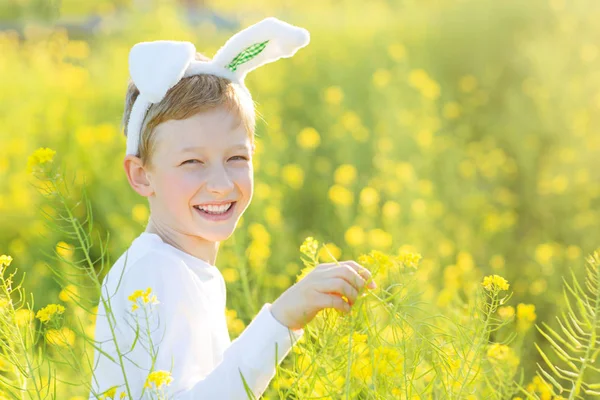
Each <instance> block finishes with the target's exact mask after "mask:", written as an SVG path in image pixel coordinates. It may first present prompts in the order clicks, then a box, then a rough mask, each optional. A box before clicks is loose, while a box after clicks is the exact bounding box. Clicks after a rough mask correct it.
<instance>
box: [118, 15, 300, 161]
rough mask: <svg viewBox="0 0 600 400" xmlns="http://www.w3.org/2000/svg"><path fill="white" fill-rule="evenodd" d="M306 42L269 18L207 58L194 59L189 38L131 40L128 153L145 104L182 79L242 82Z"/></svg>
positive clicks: (137, 138) (135, 140)
mask: <svg viewBox="0 0 600 400" xmlns="http://www.w3.org/2000/svg"><path fill="white" fill-rule="evenodd" d="M309 40H310V36H309V33H308V31H307V30H306V29H304V28H300V27H297V26H294V25H290V24H288V23H287V22H283V21H281V20H279V19H277V18H274V17H269V18H265V19H263V20H262V21H260V22H258V23H256V24H254V25H251V26H249V27H248V28H246V29H244V30H242V31H239V32H238V33H236V34H235V35H233V36H232V37H231V38H229V40H227V42H226V43H225V44H224V45H223V47H221V48H220V49H219V51H217V53H216V54H215V56H214V57H213V59H212V60H210V61H198V60H195V56H196V48H195V47H194V45H193V44H192V43H190V42H179V41H172V40H157V41H153V42H140V43H137V44H135V45H134V46H133V47H132V48H131V51H130V52H129V73H130V75H131V79H132V80H133V83H134V84H135V86H136V87H137V89H138V90H139V92H140V94H139V95H138V97H137V98H136V99H135V102H134V103H133V107H132V108H131V114H130V116H129V121H128V123H127V151H126V153H125V155H128V154H132V155H136V154H137V151H138V147H139V142H140V135H141V129H142V122H143V121H144V117H145V116H146V112H147V111H148V108H150V106H151V105H152V104H154V103H158V102H160V101H161V100H162V99H163V98H164V97H165V95H166V94H167V92H168V91H169V89H170V88H172V87H173V86H175V85H176V84H177V83H178V82H179V81H180V80H181V79H182V78H184V77H188V76H192V75H199V74H211V75H216V76H220V77H222V78H226V79H229V80H230V81H232V82H234V83H237V84H239V85H240V86H241V87H242V88H243V89H244V90H245V91H246V92H247V93H248V94H250V92H249V91H248V89H247V88H246V85H245V84H244V78H245V77H246V74H247V73H248V72H250V71H252V70H253V69H255V68H258V67H260V66H261V65H263V64H267V63H269V62H272V61H276V60H278V59H280V58H288V57H291V56H293V55H294V54H295V53H296V51H297V50H298V49H300V48H302V47H304V46H306V45H307V44H308V42H309Z"/></svg>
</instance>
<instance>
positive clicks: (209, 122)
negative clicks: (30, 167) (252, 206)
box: [123, 53, 255, 242]
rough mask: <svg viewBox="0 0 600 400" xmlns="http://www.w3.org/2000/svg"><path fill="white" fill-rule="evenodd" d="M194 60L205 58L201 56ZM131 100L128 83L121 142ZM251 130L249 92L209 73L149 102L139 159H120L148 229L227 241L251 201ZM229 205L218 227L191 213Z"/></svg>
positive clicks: (132, 93)
mask: <svg viewBox="0 0 600 400" xmlns="http://www.w3.org/2000/svg"><path fill="white" fill-rule="evenodd" d="M195 58H196V60H200V61H209V60H210V59H208V58H207V57H205V56H203V55H202V54H200V53H196V56H195ZM138 95H139V91H138V89H137V88H136V86H135V85H134V84H133V82H132V81H131V80H130V82H129V85H128V89H127V95H126V102H125V113H124V116H123V125H124V133H125V135H126V136H127V135H128V134H129V132H127V122H128V120H129V116H130V114H131V109H132V106H133V103H134V101H135V99H136V98H137V96H138ZM254 130H255V111H254V103H253V101H252V98H251V97H250V96H249V94H248V92H247V91H245V90H244V88H242V87H241V86H240V85H239V84H237V83H233V82H231V81H230V80H228V79H225V78H221V77H218V76H215V75H209V74H199V75H192V76H190V77H186V78H183V79H181V80H180V81H179V82H178V83H177V84H176V85H175V86H173V87H172V88H171V89H170V90H169V91H168V92H167V94H166V95H165V97H164V98H163V99H162V100H161V101H160V102H158V103H156V104H152V105H151V106H150V108H149V109H148V111H147V113H146V115H145V117H144V120H143V122H142V129H141V134H140V141H139V150H138V153H137V154H136V155H135V156H134V155H127V156H125V160H124V168H125V171H126V174H127V177H128V180H129V183H130V185H131V186H132V188H133V189H134V190H135V191H136V192H137V193H139V194H140V195H142V196H144V197H148V201H149V204H150V211H151V220H152V223H153V224H154V225H155V226H156V227H157V228H158V229H160V230H162V231H165V230H166V231H170V232H173V233H175V232H177V233H180V234H185V235H193V236H199V237H202V238H204V239H206V240H208V241H214V242H219V241H222V240H225V239H227V238H228V237H229V236H230V235H231V234H232V233H233V230H234V228H235V226H236V224H237V221H238V220H239V218H240V217H241V215H242V214H243V212H244V211H245V210H246V208H247V207H248V205H249V203H250V200H251V198H252V193H253V168H252V156H253V154H254ZM192 147H193V148H196V149H194V150H191V149H189V148H192ZM200 148H202V149H200ZM184 149H188V150H184ZM230 201H233V202H234V204H233V206H232V209H231V210H230V211H229V213H228V214H230V215H229V217H228V218H226V219H224V220H219V221H216V220H214V219H211V218H214V217H210V216H208V215H206V214H205V213H204V212H203V211H200V210H198V209H197V208H196V207H194V206H198V205H207V204H211V203H215V202H216V203H220V202H230ZM217 211H218V210H217Z"/></svg>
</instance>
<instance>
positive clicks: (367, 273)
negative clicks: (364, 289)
mask: <svg viewBox="0 0 600 400" xmlns="http://www.w3.org/2000/svg"><path fill="white" fill-rule="evenodd" d="M344 264H347V265H348V266H350V267H352V268H353V269H354V270H355V271H356V272H357V273H358V274H359V275H360V276H362V277H363V278H364V280H365V281H368V280H369V279H371V278H372V277H373V274H371V271H369V270H368V269H366V268H365V267H363V266H362V265H360V264H359V263H357V262H356V261H354V260H349V261H344ZM367 286H368V287H370V288H371V289H375V288H376V287H377V284H376V283H375V281H371V282H369V284H368V285H367Z"/></svg>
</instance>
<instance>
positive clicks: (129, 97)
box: [121, 52, 256, 168]
mask: <svg viewBox="0 0 600 400" xmlns="http://www.w3.org/2000/svg"><path fill="white" fill-rule="evenodd" d="M195 58H196V60H198V61H210V58H208V57H206V56H204V55H203V54H202V53H198V52H196V56H195ZM139 94H140V92H139V90H138V89H137V87H136V86H135V84H134V83H133V81H132V80H131V78H130V79H129V82H128V87H127V94H126V97H125V112H124V114H123V120H122V121H121V129H123V132H124V134H125V136H127V135H128V132H127V124H128V122H129V117H130V115H131V108H132V107H133V103H134V101H135V99H136V98H137V97H138V95H139ZM219 106H225V107H226V109H227V110H228V111H230V112H234V113H235V114H236V115H237V117H238V119H239V121H240V123H243V124H244V126H245V128H246V132H247V133H248V136H249V137H250V140H251V143H252V144H254V132H255V127H256V116H255V109H254V102H253V100H252V99H251V97H250V96H249V95H248V94H247V93H245V92H244V90H243V88H242V87H241V86H240V85H239V84H236V83H233V82H231V81H230V80H228V79H226V78H221V77H218V76H215V75H209V74H200V75H192V76H189V77H186V78H182V79H181V80H180V81H179V82H178V83H177V84H176V85H175V86H173V87H172V88H171V89H169V91H168V92H167V94H166V95H165V97H164V98H163V99H162V100H161V101H160V102H158V103H156V104H152V105H151V106H150V108H149V109H148V111H147V112H146V115H145V117H144V120H143V121H142V128H141V131H142V133H141V137H140V141H139V143H140V145H139V149H138V152H137V154H136V156H137V157H139V158H140V159H141V160H142V164H143V165H144V166H148V167H149V168H152V155H153V153H154V150H155V143H156V141H155V140H154V137H155V129H154V128H156V127H157V126H158V125H159V124H160V123H162V122H165V121H168V120H171V119H174V120H179V119H186V118H189V117H191V116H193V115H195V114H197V113H200V112H202V111H208V110H211V109H213V108H216V107H219ZM238 126H239V125H238ZM133 134H138V133H137V132H135V133H133Z"/></svg>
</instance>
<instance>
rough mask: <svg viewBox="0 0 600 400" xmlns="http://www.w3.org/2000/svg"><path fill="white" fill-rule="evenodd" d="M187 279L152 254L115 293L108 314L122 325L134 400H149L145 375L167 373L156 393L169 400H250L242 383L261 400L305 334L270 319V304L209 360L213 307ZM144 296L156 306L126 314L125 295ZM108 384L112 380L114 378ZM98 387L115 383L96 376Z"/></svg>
mask: <svg viewBox="0 0 600 400" xmlns="http://www.w3.org/2000/svg"><path fill="white" fill-rule="evenodd" d="M190 274H193V272H191V271H190V270H189V269H188V268H187V267H186V266H185V264H183V262H182V261H181V260H179V259H177V258H176V257H172V256H170V255H166V254H161V253H158V252H153V253H151V254H148V255H147V256H144V257H142V258H141V259H140V260H138V261H137V262H136V263H134V264H133V265H132V266H131V268H128V270H127V272H126V274H125V276H124V277H123V280H122V282H121V287H120V288H119V289H118V292H119V293H120V295H119V297H120V298H121V299H122V302H121V303H120V304H121V306H120V309H119V310H115V311H114V312H115V314H116V315H117V316H118V318H121V321H117V325H120V326H119V336H118V339H117V340H118V342H119V344H120V346H119V347H120V348H121V349H122V351H125V352H127V354H126V356H125V360H124V364H125V366H124V369H125V374H126V376H127V380H128V383H129V387H130V390H131V393H132V396H133V398H134V399H151V398H154V397H153V396H151V393H150V392H149V390H150V389H147V388H146V389H144V384H145V382H146V379H147V377H148V374H149V372H150V371H151V370H152V371H159V370H164V371H171V377H172V378H173V379H172V381H171V383H170V384H169V385H166V386H163V387H162V388H161V390H162V393H164V394H165V395H166V396H167V398H171V399H177V400H192V399H223V400H228V399H229V400H242V399H248V398H250V396H249V395H248V394H247V391H246V388H245V385H244V382H243V380H242V376H243V379H244V380H245V382H246V384H247V386H248V388H249V391H250V392H252V394H253V395H254V396H255V397H256V398H259V397H260V396H261V395H262V393H263V392H264V391H265V390H266V388H267V386H268V385H269V382H270V381H271V380H272V379H273V377H274V375H275V370H276V366H277V365H278V364H279V363H281V361H282V360H283V359H284V358H285V357H286V355H287V354H288V353H289V350H290V349H291V347H292V346H293V345H294V343H295V342H296V341H297V340H298V339H299V338H300V337H301V336H302V335H303V333H304V330H302V329H300V330H291V329H289V328H288V327H286V326H284V325H283V324H281V323H280V322H279V321H277V320H276V319H275V318H274V317H273V314H272V313H271V310H270V307H271V304H270V303H266V304H264V305H263V307H262V308H261V310H260V311H259V313H258V314H257V315H256V316H255V317H254V319H253V320H252V321H251V322H250V324H249V325H248V326H247V327H246V329H245V330H244V331H243V332H242V333H241V334H240V336H238V337H237V338H236V339H235V340H234V341H233V342H231V343H230V344H229V346H228V347H227V348H226V349H225V351H224V353H223V354H222V357H220V355H217V354H215V349H214V347H213V336H212V335H213V334H212V333H211V329H210V327H211V324H212V323H213V319H212V318H213V317H211V315H214V312H215V310H210V306H211V304H207V303H208V302H207V301H206V300H205V299H204V297H203V296H202V293H200V291H201V289H199V288H198V287H197V286H196V285H197V283H194V280H193V279H192V276H191V275H190ZM147 288H151V289H152V292H151V295H150V297H149V298H148V297H147V300H151V296H152V295H156V297H157V300H158V302H159V303H158V304H154V305H150V303H151V301H150V302H149V303H148V304H144V303H143V299H140V304H141V306H140V308H138V309H137V310H135V311H133V312H132V310H131V306H132V304H133V303H132V302H131V301H129V300H128V297H129V295H131V294H132V293H134V291H136V290H141V291H142V292H144V291H145V290H146V289H147ZM138 293H140V292H138ZM149 307H150V308H149ZM150 309H151V313H150V312H149V310H150ZM223 312H224V310H223ZM136 316H137V322H138V323H139V333H138V337H137V340H136V320H135V318H136ZM146 316H148V317H147V318H146ZM124 317H125V318H124ZM124 321H128V322H124ZM152 349H154V352H155V353H154V354H155V361H154V365H152V357H151V355H150V351H151V350H152ZM113 356H114V357H116V355H113ZM215 363H216V366H214V365H215ZM113 368H116V369H119V368H120V367H119V366H118V365H114V367H113ZM100 372H101V371H100ZM106 376H107V377H109V376H110V377H114V373H113V374H106ZM96 379H97V380H98V381H99V383H100V384H101V385H102V386H104V387H106V388H108V387H111V386H114V385H116V384H119V383H120V382H118V383H115V382H103V381H102V379H103V377H102V376H96ZM113 379H114V378H113ZM123 389H124V387H122V388H120V389H119V391H118V393H120V392H122V391H123Z"/></svg>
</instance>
